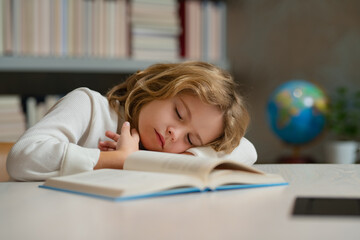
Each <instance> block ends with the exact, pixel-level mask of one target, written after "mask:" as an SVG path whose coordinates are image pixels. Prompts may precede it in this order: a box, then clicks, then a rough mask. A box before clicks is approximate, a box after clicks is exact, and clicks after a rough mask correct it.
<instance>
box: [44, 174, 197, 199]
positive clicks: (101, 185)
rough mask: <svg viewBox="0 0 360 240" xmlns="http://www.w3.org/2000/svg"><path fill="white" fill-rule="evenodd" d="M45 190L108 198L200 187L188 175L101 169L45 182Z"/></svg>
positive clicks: (194, 179) (195, 180) (195, 179)
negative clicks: (53, 189)
mask: <svg viewBox="0 0 360 240" xmlns="http://www.w3.org/2000/svg"><path fill="white" fill-rule="evenodd" d="M44 185H45V186H48V187H55V188H60V189H64V190H71V191H76V192H81V193H89V194H96V195H102V196H108V197H124V196H134V195H141V194H149V193H155V192H159V191H163V190H169V189H173V188H179V187H197V188H199V189H202V188H203V186H202V183H201V181H199V180H198V179H197V178H193V177H191V176H188V175H176V174H166V173H153V172H141V171H129V170H117V169H101V170H95V171H91V172H84V173H81V174H74V175H68V176H62V177H54V178H50V179H47V180H46V181H45V183H44Z"/></svg>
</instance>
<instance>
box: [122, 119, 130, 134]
mask: <svg viewBox="0 0 360 240" xmlns="http://www.w3.org/2000/svg"><path fill="white" fill-rule="evenodd" d="M120 134H121V135H127V136H128V135H131V134H130V123H129V122H127V121H126V122H124V123H123V125H122V127H121V133H120Z"/></svg>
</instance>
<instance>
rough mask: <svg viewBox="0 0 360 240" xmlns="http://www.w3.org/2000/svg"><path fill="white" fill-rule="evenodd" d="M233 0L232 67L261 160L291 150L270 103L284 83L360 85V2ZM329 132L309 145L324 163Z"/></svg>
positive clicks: (326, 86) (306, 149) (333, 86)
mask: <svg viewBox="0 0 360 240" xmlns="http://www.w3.org/2000/svg"><path fill="white" fill-rule="evenodd" d="M227 3H228V44H229V45H228V56H229V61H230V63H231V70H232V71H233V74H234V76H235V78H236V79H237V80H238V81H239V82H240V83H241V85H242V87H243V90H244V93H245V94H246V95H247V96H248V100H249V104H250V109H251V110H250V112H251V115H252V124H251V127H250V130H249V132H248V134H247V137H248V138H249V139H250V140H251V141H252V142H253V143H254V144H255V146H257V150H258V154H259V162H273V161H276V159H277V158H279V156H280V155H282V154H290V148H288V147H287V146H285V145H284V143H282V142H281V141H280V140H279V139H278V138H277V136H276V135H274V134H273V132H272V131H271V129H270V128H269V124H268V120H267V113H266V104H267V101H268V99H269V97H270V94H271V93H272V92H273V91H274V90H275V89H276V88H277V87H278V86H279V85H280V84H281V83H283V82H286V81H289V80H291V79H305V80H308V81H311V82H313V83H316V84H318V85H319V86H321V87H322V88H323V89H324V90H325V91H326V92H327V93H328V94H330V93H332V92H333V91H335V89H336V88H337V87H339V86H348V87H349V88H350V89H360V68H359V63H360V44H359V43H360V14H358V10H359V9H360V1H356V0H343V1H337V0H314V1H307V0H305V1H302V0H255V1H251V0H248V1H246V0H244V1H235V0H234V1H227ZM328 138H329V135H328V134H324V135H323V136H321V137H320V138H319V139H317V140H316V141H314V142H312V143H311V144H308V145H307V146H306V147H304V148H303V152H304V154H310V155H311V156H313V158H315V159H316V160H317V161H318V162H324V142H325V141H326V140H327V139H328Z"/></svg>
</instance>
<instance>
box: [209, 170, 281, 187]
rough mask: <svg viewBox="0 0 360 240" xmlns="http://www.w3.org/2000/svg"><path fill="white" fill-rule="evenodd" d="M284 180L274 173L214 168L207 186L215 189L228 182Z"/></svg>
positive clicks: (249, 182)
mask: <svg viewBox="0 0 360 240" xmlns="http://www.w3.org/2000/svg"><path fill="white" fill-rule="evenodd" d="M283 182H285V180H284V179H283V178H282V177H281V176H280V175H276V174H267V173H266V174H265V173H262V174H258V173H252V172H246V171H236V170H235V171H234V170H214V171H212V172H211V174H210V176H209V179H208V184H207V185H208V187H210V188H211V189H215V188H216V187H218V186H221V185H229V184H269V183H283Z"/></svg>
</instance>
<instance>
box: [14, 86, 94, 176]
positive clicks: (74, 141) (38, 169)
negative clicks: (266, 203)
mask: <svg viewBox="0 0 360 240" xmlns="http://www.w3.org/2000/svg"><path fill="white" fill-rule="evenodd" d="M93 111H94V99H93V98H92V97H91V94H90V92H89V90H88V89H77V90H74V91H72V92H71V93H69V94H68V95H66V96H65V97H64V98H62V99H61V100H60V101H59V102H58V103H57V104H56V105H55V106H54V107H53V108H52V109H51V110H50V111H49V112H48V113H47V114H46V116H45V117H44V118H43V119H42V120H40V121H39V122H38V123H37V124H36V125H34V126H33V127H32V128H30V129H28V130H27V131H26V132H25V133H24V135H23V136H21V137H20V139H19V140H18V141H17V142H16V144H15V145H14V147H13V148H12V150H11V151H10V153H9V155H8V159H7V170H8V172H9V175H10V176H11V177H12V178H13V179H15V180H20V181H34V180H44V179H46V178H49V177H53V176H58V175H68V174H72V173H77V172H81V171H87V170H92V169H93V167H94V166H95V165H96V163H97V161H98V158H99V155H100V150H99V149H97V148H96V147H94V148H86V147H81V146H79V145H78V142H79V141H83V140H84V138H86V137H88V135H89V131H90V127H91V123H92V118H93Z"/></svg>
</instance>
